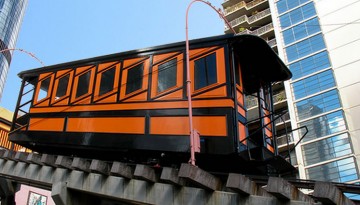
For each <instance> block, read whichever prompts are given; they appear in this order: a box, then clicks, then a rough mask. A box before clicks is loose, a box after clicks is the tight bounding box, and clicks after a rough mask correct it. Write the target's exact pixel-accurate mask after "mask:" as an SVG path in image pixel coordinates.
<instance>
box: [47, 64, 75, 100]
mask: <svg viewBox="0 0 360 205" xmlns="http://www.w3.org/2000/svg"><path fill="white" fill-rule="evenodd" d="M67 75H69V81H68V84H67V88H66V93H65V95H63V96H61V97H60V98H56V93H57V89H58V87H59V82H60V79H62V78H64V77H65V76H67ZM73 77H74V71H71V70H65V71H58V72H57V73H56V78H55V83H54V89H53V93H52V98H51V103H52V104H53V103H59V102H60V101H62V100H64V99H65V98H68V97H69V96H70V92H71V85H72V83H73ZM66 104H68V103H66Z"/></svg>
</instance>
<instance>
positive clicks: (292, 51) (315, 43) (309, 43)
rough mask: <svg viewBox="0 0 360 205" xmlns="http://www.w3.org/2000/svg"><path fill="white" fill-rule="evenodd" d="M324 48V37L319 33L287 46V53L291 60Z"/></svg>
mask: <svg viewBox="0 0 360 205" xmlns="http://www.w3.org/2000/svg"><path fill="white" fill-rule="evenodd" d="M324 48H325V42H324V39H323V37H322V35H321V34H319V35H316V36H313V37H311V38H308V39H305V40H303V41H300V42H299V43H296V44H294V45H291V46H289V47H287V48H286V55H287V59H288V61H289V62H290V61H294V60H296V59H299V58H302V57H305V56H307V55H309V54H311V53H314V52H316V51H319V50H321V49H324Z"/></svg>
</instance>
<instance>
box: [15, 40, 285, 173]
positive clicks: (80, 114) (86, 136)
mask: <svg viewBox="0 0 360 205" xmlns="http://www.w3.org/2000/svg"><path fill="white" fill-rule="evenodd" d="M185 65H186V63H185V43H184V42H180V43H174V44H169V45H163V46H157V47H152V48H146V49H140V50H134V51H128V52H123V53H117V54H112V55H107V56H101V57H96V58H91V59H85V60H80V61H74V62H68V63H64V64H59V65H54V66H47V67H43V68H39V69H33V70H28V71H24V72H21V73H20V74H19V76H20V78H22V80H23V81H22V86H21V90H20V94H19V100H18V103H17V106H16V116H18V117H16V118H15V119H14V124H13V127H12V132H11V135H10V140H12V141H13V142H15V143H18V144H20V145H22V146H25V147H28V148H30V149H32V150H35V151H38V152H44V153H50V154H63V155H77V156H83V157H95V158H106V159H112V160H115V159H116V160H125V159H126V160H130V161H136V160H139V161H152V160H153V159H155V161H156V162H157V163H159V161H160V163H162V164H164V165H166V164H176V163H179V162H184V161H185V162H186V161H187V159H188V157H189V154H188V153H189V137H188V136H189V125H188V109H187V107H188V103H187V97H188V96H187V94H186V78H185V76H186V69H185ZM190 76H191V81H192V83H191V95H192V96H191V97H192V100H193V116H194V117H193V121H194V128H195V129H197V130H198V131H199V133H200V143H201V150H200V153H197V164H199V166H202V167H206V168H210V169H211V167H214V166H213V165H214V164H215V165H216V164H225V163H227V164H229V163H231V164H232V165H231V166H232V167H233V168H234V169H237V170H241V169H243V167H244V163H246V162H250V161H254V160H250V158H251V159H257V160H255V161H257V162H259V161H260V162H261V161H262V162H263V161H266V160H268V159H270V158H277V151H276V146H275V144H274V143H275V142H274V141H275V140H274V138H273V136H274V131H273V130H272V126H273V124H272V121H271V113H272V111H273V110H272V106H271V105H270V104H269V103H264V104H263V106H260V108H259V110H260V111H261V113H262V116H263V118H262V121H261V123H262V126H263V128H264V129H263V132H262V134H260V135H259V134H257V135H254V136H251V137H249V135H248V129H247V117H246V113H247V111H246V108H245V105H244V103H245V102H244V95H245V93H254V92H260V93H262V95H263V97H264V99H269V97H270V98H271V92H269V91H271V89H270V87H271V86H270V85H271V83H273V82H277V81H284V80H286V79H289V78H290V77H291V73H290V71H289V70H288V69H287V68H286V66H285V65H284V64H283V63H282V61H281V60H280V59H279V58H278V56H277V55H276V54H275V53H274V52H273V51H272V50H271V48H270V47H269V46H268V45H267V43H266V42H265V41H264V40H262V39H260V38H258V37H255V36H251V35H238V36H234V35H224V36H216V37H210V38H204V39H198V40H193V41H191V42H190ZM264 102H265V101H264ZM250 155H251V156H250ZM277 160H278V159H277ZM240 162H243V163H240ZM261 166H263V165H261ZM217 167H221V166H217ZM214 169H215V170H216V168H214ZM255 169H256V168H255ZM246 170H252V169H250V168H247V169H246ZM256 170H258V169H256Z"/></svg>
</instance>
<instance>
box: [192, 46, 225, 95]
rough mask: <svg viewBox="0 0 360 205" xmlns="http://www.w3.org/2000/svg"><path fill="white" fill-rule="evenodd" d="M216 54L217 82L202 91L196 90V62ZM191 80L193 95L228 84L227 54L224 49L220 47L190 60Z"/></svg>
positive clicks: (201, 89)
mask: <svg viewBox="0 0 360 205" xmlns="http://www.w3.org/2000/svg"><path fill="white" fill-rule="evenodd" d="M214 53H215V54H216V69H215V70H216V75H217V80H216V82H215V83H213V84H210V85H207V86H205V87H202V88H200V89H197V90H195V61H196V60H198V59H201V58H204V57H206V56H209V55H211V54H214ZM189 64H190V78H191V82H192V83H191V92H192V94H198V93H200V92H203V91H205V90H208V89H211V88H214V87H216V86H218V85H220V84H223V83H226V73H225V70H226V69H225V53H224V48H223V47H220V48H217V49H215V50H212V51H210V52H206V53H203V54H201V55H199V56H197V57H196V58H194V59H191V60H190V63H189Z"/></svg>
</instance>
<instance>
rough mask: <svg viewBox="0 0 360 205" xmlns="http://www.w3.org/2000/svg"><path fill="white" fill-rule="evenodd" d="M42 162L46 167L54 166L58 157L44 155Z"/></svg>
mask: <svg viewBox="0 0 360 205" xmlns="http://www.w3.org/2000/svg"><path fill="white" fill-rule="evenodd" d="M40 161H41V163H42V164H44V165H49V166H54V165H55V161H56V157H55V156H54V155H51V154H42V155H41V160H40Z"/></svg>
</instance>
